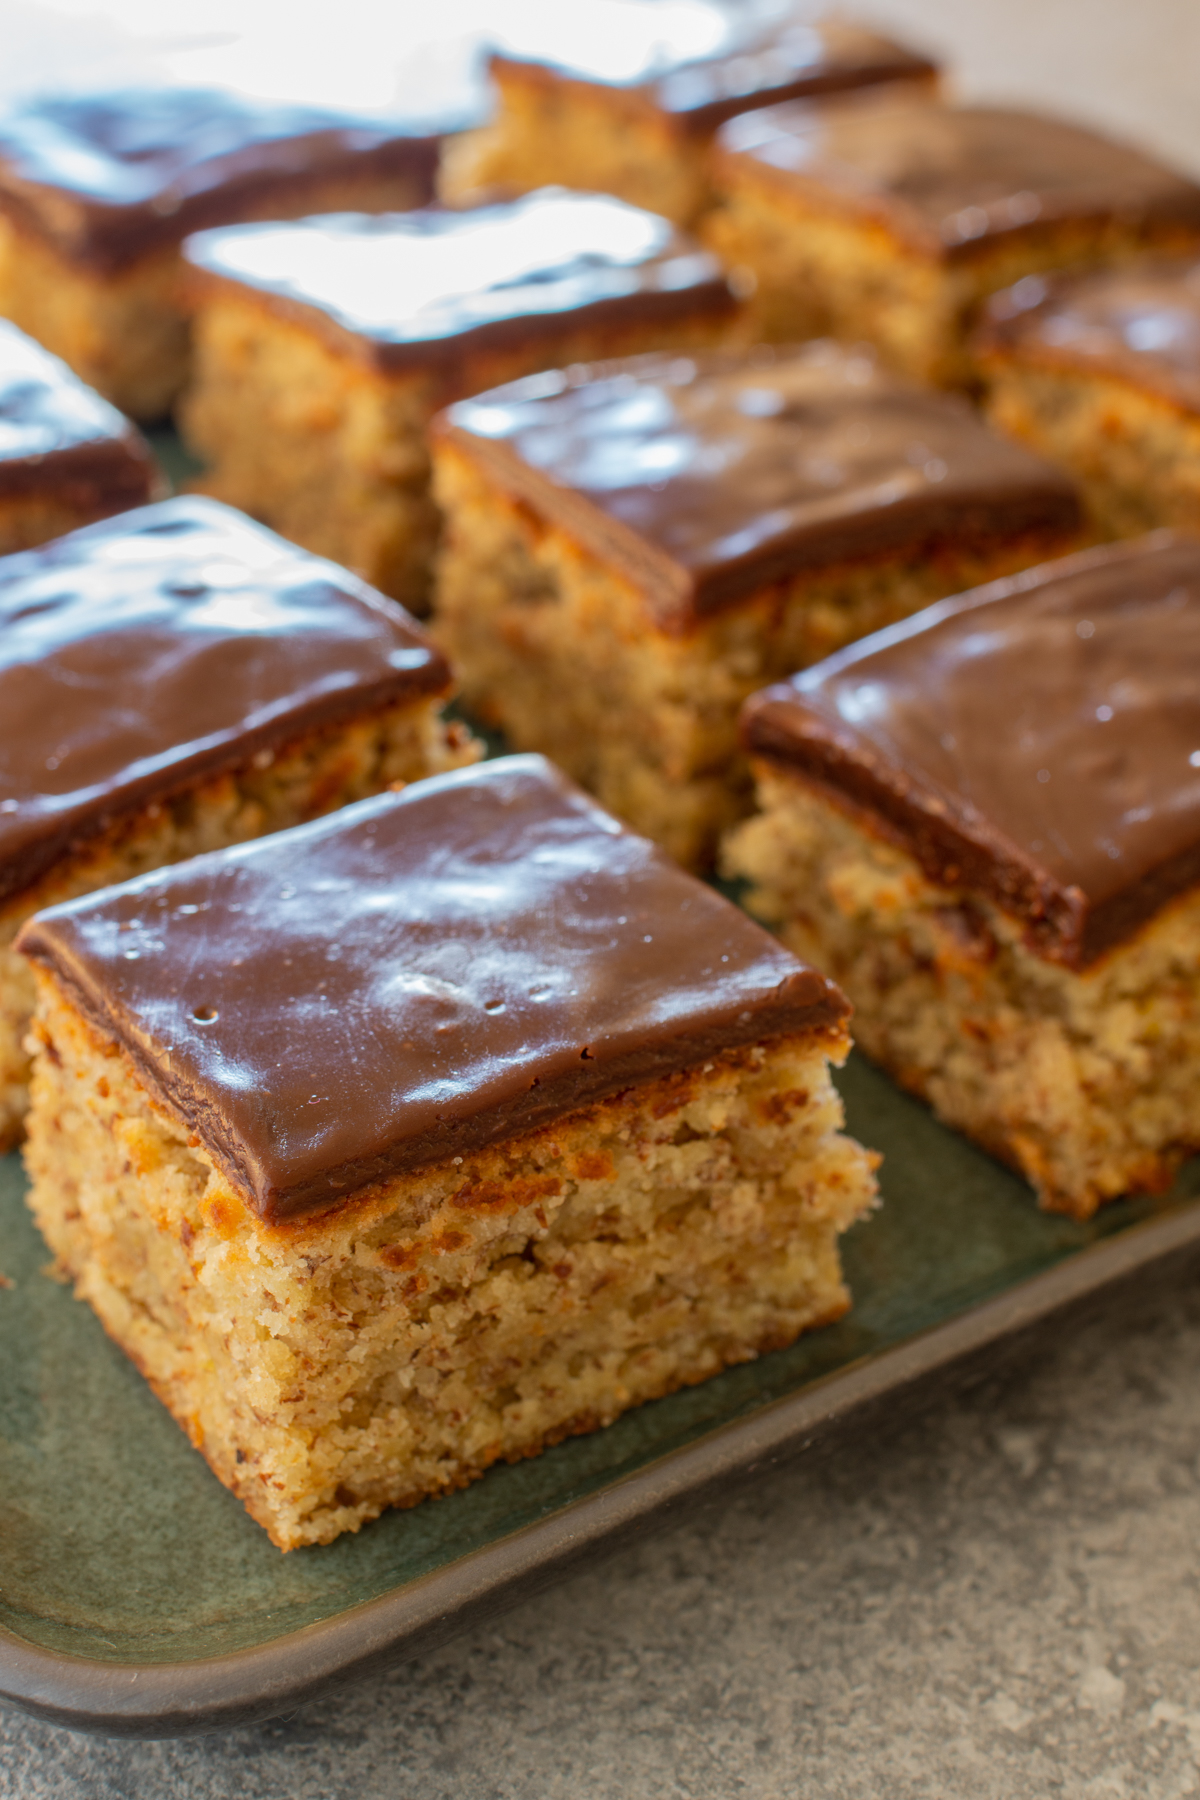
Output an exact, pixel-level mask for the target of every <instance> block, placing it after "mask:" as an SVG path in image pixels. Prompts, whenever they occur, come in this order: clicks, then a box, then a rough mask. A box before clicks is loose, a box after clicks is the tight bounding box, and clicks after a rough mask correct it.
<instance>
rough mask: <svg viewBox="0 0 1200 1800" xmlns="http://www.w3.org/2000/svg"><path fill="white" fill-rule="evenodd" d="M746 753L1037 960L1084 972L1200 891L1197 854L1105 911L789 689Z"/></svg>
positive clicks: (780, 692) (755, 728)
mask: <svg viewBox="0 0 1200 1800" xmlns="http://www.w3.org/2000/svg"><path fill="white" fill-rule="evenodd" d="M1085 554H1086V553H1085ZM742 741H743V743H744V744H745V746H746V748H747V750H748V751H749V752H750V755H751V756H752V757H757V758H760V759H762V760H763V761H764V762H765V763H766V764H768V765H773V766H776V767H782V768H784V769H785V770H786V771H787V772H788V773H789V774H792V775H796V776H799V777H801V778H802V779H803V780H804V781H805V782H806V783H807V784H808V785H809V786H811V787H812V788H813V789H814V790H815V791H816V792H817V794H818V795H819V796H820V797H821V798H822V799H824V800H826V801H827V802H829V803H830V804H832V805H834V806H835V807H838V808H839V809H840V810H842V811H844V812H849V813H850V815H851V817H852V818H853V820H854V822H855V823H856V824H858V825H860V826H865V828H866V829H868V830H874V831H875V832H876V833H877V835H879V836H882V837H885V838H887V839H888V840H889V841H890V842H892V843H894V844H896V845H897V846H898V847H899V848H900V849H902V850H905V851H906V852H907V853H908V854H909V855H910V856H911V857H913V859H914V860H915V861H916V862H917V863H918V864H919V866H920V868H921V870H922V872H923V873H924V874H925V875H926V876H927V877H928V878H929V880H930V881H932V882H935V883H936V884H937V885H938V886H939V887H944V888H948V889H959V890H961V889H963V888H967V889H969V890H970V891H972V892H974V893H977V894H982V895H985V896H986V897H987V898H988V899H990V900H994V901H995V903H996V905H997V906H999V907H1000V909H1001V910H1002V911H1003V912H1006V913H1009V914H1011V915H1013V916H1014V917H1016V918H1017V919H1019V920H1020V922H1021V923H1022V924H1023V926H1024V928H1025V938H1026V943H1027V945H1028V947H1029V949H1030V950H1032V951H1033V952H1034V954H1035V955H1037V956H1040V957H1042V958H1044V960H1045V961H1047V962H1055V963H1061V964H1062V965H1063V966H1064V967H1066V968H1068V969H1072V970H1075V971H1077V972H1078V971H1080V970H1082V969H1086V968H1087V967H1088V966H1089V965H1091V964H1092V963H1095V962H1097V961H1098V960H1099V959H1100V958H1101V957H1102V956H1104V955H1105V954H1106V953H1107V952H1108V951H1109V950H1112V949H1114V948H1116V947H1117V946H1118V945H1119V944H1121V943H1123V942H1124V941H1126V940H1127V939H1129V938H1131V937H1132V936H1133V935H1134V934H1135V933H1136V932H1137V930H1138V929H1139V928H1140V927H1141V926H1142V925H1144V924H1146V923H1147V921H1148V920H1150V919H1152V918H1153V917H1154V915H1155V914H1156V913H1157V912H1159V911H1160V910H1161V909H1162V907H1163V906H1165V905H1166V904H1167V902H1168V901H1170V900H1172V899H1175V898H1176V897H1177V896H1178V895H1179V894H1181V893H1184V892H1186V891H1187V889H1189V888H1190V887H1193V886H1194V885H1195V884H1196V883H1197V882H1198V881H1200V844H1196V845H1194V846H1191V847H1189V848H1188V849H1187V850H1186V851H1184V852H1182V853H1181V854H1179V855H1176V856H1174V857H1171V858H1169V859H1168V860H1167V861H1165V862H1163V863H1161V864H1160V865H1159V866H1158V867H1157V868H1156V869H1153V870H1151V871H1150V873H1149V874H1148V875H1146V876H1144V877H1143V878H1142V879H1141V880H1140V881H1139V882H1138V883H1137V884H1136V885H1135V886H1134V887H1133V888H1131V889H1129V890H1128V891H1126V892H1123V893H1119V894H1115V895H1113V896H1112V898H1111V899H1109V900H1106V901H1103V902H1101V903H1100V904H1099V905H1093V904H1092V903H1091V902H1090V901H1089V900H1088V898H1087V896H1086V894H1084V892H1083V890H1082V889H1081V888H1079V887H1076V886H1074V885H1073V884H1072V885H1070V886H1064V885H1063V884H1062V883H1061V882H1058V881H1056V880H1055V878H1054V877H1053V876H1052V875H1051V874H1050V873H1049V872H1048V871H1047V870H1046V869H1043V868H1042V867H1041V866H1040V865H1039V864H1038V863H1037V862H1035V861H1034V860H1033V858H1032V857H1030V856H1028V855H1026V854H1025V852H1023V851H1022V850H1021V849H1020V848H1019V847H1018V846H1017V845H1016V844H1014V843H1013V842H1012V840H1011V839H1010V838H1008V837H1007V836H1005V834H1004V833H1003V832H1000V831H997V830H996V829H995V828H994V827H993V826H992V825H990V824H989V823H988V821H987V820H986V819H985V818H984V817H983V816H982V815H981V814H980V813H978V812H976V811H975V809H974V808H973V807H971V806H970V805H968V804H967V803H966V802H965V801H963V800H962V799H961V798H960V797H959V796H958V795H955V794H951V793H950V792H949V791H948V790H946V789H943V788H941V787H939V786H937V785H936V784H935V783H933V782H928V781H924V780H922V779H920V778H919V777H912V776H909V775H907V774H906V773H905V772H904V770H903V769H901V768H899V767H898V766H897V765H896V764H895V763H893V762H891V761H890V760H889V759H888V758H887V757H885V756H883V755H882V754H881V753H880V752H879V751H878V750H877V749H875V747H874V746H873V745H872V744H871V743H870V742H869V741H868V740H867V739H866V738H863V737H861V736H860V735H859V734H858V733H857V732H856V731H854V730H853V729H852V728H851V727H850V726H847V725H845V724H843V723H841V722H840V721H839V722H838V723H837V724H834V723H833V722H832V721H831V720H829V719H828V718H826V717H824V716H823V715H822V714H821V713H819V712H817V711H815V710H812V709H809V708H807V707H805V706H804V704H803V701H801V700H800V699H799V698H798V697H797V695H796V694H795V692H794V690H792V689H791V688H790V687H788V686H787V685H780V686H778V687H774V688H765V689H763V691H762V692H761V693H758V694H752V695H751V697H750V699H749V700H748V701H747V702H746V704H745V707H744V708H743V711H742Z"/></svg>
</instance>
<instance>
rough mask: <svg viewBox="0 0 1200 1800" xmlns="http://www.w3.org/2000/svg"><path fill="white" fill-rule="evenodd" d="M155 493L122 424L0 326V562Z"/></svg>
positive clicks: (50, 359) (156, 481) (66, 372)
mask: <svg viewBox="0 0 1200 1800" xmlns="http://www.w3.org/2000/svg"><path fill="white" fill-rule="evenodd" d="M163 486H164V484H163V481H162V478H161V476H160V475H159V472H158V469H157V466H156V464H155V461H154V458H153V457H152V456H151V454H150V450H149V447H148V446H147V444H146V442H145V440H144V439H143V438H142V436H141V434H140V433H139V432H137V431H135V430H134V428H133V426H132V425H130V423H129V421H128V420H127V419H124V418H122V417H121V414H120V413H119V412H117V411H116V410H115V408H113V407H111V406H110V405H109V404H108V402H107V401H106V400H102V399H101V398H100V396H99V394H95V393H93V392H92V390H91V389H90V388H88V387H85V386H84V384H83V382H82V381H80V380H79V378H78V376H76V375H73V374H72V373H71V371H70V369H68V368H67V366H66V364H65V363H61V362H59V360H58V358H57V357H54V356H50V355H48V354H47V352H46V351H45V350H43V349H42V347H41V346H40V344H35V343H34V341H33V339H32V338H28V337H26V336H25V333H24V332H23V331H18V330H17V328H16V326H15V325H10V324H8V323H7V322H6V321H4V320H2V319H0V556H9V555H11V554H12V552H13V551H14V550H28V549H31V548H32V547H33V546H34V545H35V544H44V543H45V542H46V540H47V538H53V537H61V536H62V534H63V533H64V532H65V531H73V530H74V529H75V528H76V526H79V525H90V524H91V523H92V521H93V520H94V519H105V518H108V516H109V515H110V514H111V513H119V512H126V511H127V510H128V509H129V508H130V507H131V506H144V505H145V504H146V503H147V501H150V500H155V499H157V498H158V497H159V495H160V494H161V492H162V491H163Z"/></svg>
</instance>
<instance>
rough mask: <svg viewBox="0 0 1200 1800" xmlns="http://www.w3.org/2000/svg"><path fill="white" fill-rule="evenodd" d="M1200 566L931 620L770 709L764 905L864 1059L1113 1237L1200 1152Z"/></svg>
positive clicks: (757, 718)
mask: <svg viewBox="0 0 1200 1800" xmlns="http://www.w3.org/2000/svg"><path fill="white" fill-rule="evenodd" d="M1198 658H1200V544H1197V543H1195V542H1193V541H1189V540H1188V539H1186V538H1182V537H1179V538H1176V537H1172V536H1171V535H1170V534H1169V533H1165V532H1164V533H1159V534H1157V535H1155V536H1152V537H1148V538H1144V539H1142V540H1140V541H1139V542H1137V543H1133V544H1126V545H1113V546H1108V547H1105V548H1103V549H1100V550H1089V551H1085V552H1084V553H1082V554H1081V555H1079V556H1076V557H1070V558H1067V559H1065V560H1063V561H1062V562H1059V563H1057V564H1050V565H1049V566H1047V567H1046V568H1043V569H1037V570H1032V571H1030V572H1029V573H1027V574H1026V575H1023V576H1018V577H1016V578H1015V579H1014V580H1011V581H1007V582H998V583H996V584H995V585H994V586H992V587H990V588H984V589H981V590H980V591H979V592H978V593H974V594H966V595H962V596H960V597H959V598H957V599H953V600H947V601H945V602H943V603H942V604H941V605H940V606H935V607H931V608H930V609H929V611H928V612H927V613H925V614H923V615H922V616H921V617H920V618H917V619H913V620H910V621H909V622H907V623H906V624H903V625H898V626H895V627H894V628H893V629H892V630H890V631H886V632H881V633H880V634H879V636H878V637H876V638H872V639H870V640H869V641H868V642H866V643H864V644H859V645H856V646H855V647H854V648H853V649H850V650H846V651H843V652H842V654H841V655H839V656H836V657H831V658H830V660H829V661H828V662H827V663H825V664H823V665H822V666H821V667H820V668H815V669H810V670H808V671H807V672H806V673H804V674H801V675H797V676H795V677H794V679H793V680H792V681H790V682H788V683H785V684H782V685H780V686H778V687H774V688H768V689H767V690H766V691H765V692H764V693H762V694H759V695H757V696H755V698H754V699H753V700H752V701H751V702H750V703H749V705H748V707H747V709H746V715H745V732H746V739H747V742H748V744H749V747H750V749H751V751H752V753H753V755H754V757H755V759H756V764H757V770H758V777H759V791H760V801H761V805H762V813H761V815H760V816H759V817H757V818H755V819H752V820H750V821H749V822H748V823H746V824H745V825H743V826H741V827H739V829H738V830H737V832H735V833H734V835H733V837H732V839H731V841H730V844H729V848H728V857H727V867H728V871H729V872H730V873H731V874H735V875H739V876H743V877H746V878H747V879H748V880H749V881H750V882H751V883H752V884H753V892H752V895H751V899H750V902H749V903H750V904H751V905H752V906H753V908H754V910H755V911H757V912H759V913H760V914H761V915H762V917H764V918H767V919H770V920H772V921H773V922H774V923H776V924H778V925H779V926H780V927H781V928H782V930H783V936H784V940H785V942H787V943H789V944H790V945H791V946H792V947H793V948H794V949H795V950H797V951H798V953H800V954H802V955H808V956H812V957H814V958H815V959H816V960H817V961H818V962H819V964H820V966H821V967H822V968H824V969H828V970H829V972H830V973H831V974H832V975H833V976H834V977H835V979H836V980H838V981H839V982H841V983H842V985H843V986H844V987H845V989H846V991H847V992H848V994H849V995H850V998H851V999H852V1001H853V1003H854V1008H855V1018H854V1032H855V1038H856V1040H857V1042H859V1043H860V1044H861V1045H862V1047H863V1048H864V1049H865V1050H866V1051H867V1052H868V1053H869V1054H870V1055H871V1056H873V1057H875V1058H876V1059H877V1061H879V1062H880V1063H882V1064H883V1065H884V1067H885V1068H887V1069H889V1070H890V1071H891V1072H892V1073H893V1074H894V1075H895V1076H896V1078H897V1079H898V1080H899V1081H900V1082H901V1083H902V1084H903V1085H904V1086H905V1087H907V1088H911V1089H912V1090H913V1091H915V1092H916V1093H918V1094H922V1095H924V1096H925V1097H926V1098H927V1099H928V1100H929V1101H930V1102H931V1104H932V1105H933V1107H934V1109H935V1111H936V1112H937V1113H938V1114H939V1115H940V1116H941V1117H942V1118H943V1119H945V1120H946V1121H947V1122H948V1123H949V1124H951V1125H956V1126H958V1127H960V1128H961V1129H962V1130H963V1131H966V1132H969V1133H970V1135H971V1136H972V1137H974V1138H977V1139H978V1140H979V1142H980V1143H981V1144H983V1145H984V1146H985V1147H987V1148H988V1149H990V1150H992V1151H994V1152H995V1153H996V1154H997V1155H999V1156H1001V1157H1003V1158H1004V1159H1005V1161H1007V1162H1009V1163H1011V1164H1012V1165H1013V1166H1014V1167H1015V1168H1017V1169H1019V1170H1020V1171H1021V1173H1022V1174H1023V1175H1025V1176H1026V1178H1027V1179H1028V1180H1029V1181H1030V1182H1032V1183H1033V1185H1034V1187H1035V1188H1036V1189H1037V1191H1038V1194H1039V1196H1040V1198H1041V1201H1042V1204H1043V1205H1044V1206H1046V1207H1049V1208H1051V1209H1053V1210H1056V1211H1062V1212H1068V1213H1073V1214H1074V1215H1075V1216H1076V1217H1077V1218H1087V1217H1088V1216H1089V1215H1090V1214H1091V1213H1093V1212H1094V1211H1095V1209H1096V1207H1097V1206H1098V1205H1100V1203H1101V1202H1102V1201H1104V1200H1107V1199H1110V1198H1112V1197H1113V1196H1114V1195H1117V1194H1122V1193H1125V1192H1129V1191H1135V1190H1148V1191H1155V1190H1157V1189H1159V1188H1161V1187H1164V1186H1165V1185H1167V1183H1168V1182H1169V1181H1170V1178H1171V1176H1172V1173H1173V1171H1174V1170H1175V1168H1176V1167H1177V1166H1178V1164H1179V1163H1180V1161H1181V1160H1182V1159H1183V1157H1184V1156H1185V1155H1186V1154H1187V1153H1188V1152H1189V1151H1191V1150H1194V1149H1195V1148H1196V1147H1197V1146H1198V1145H1200V889H1198V887H1197V882H1198V881H1200V687H1198V686H1197V682H1196V668H1197V659H1198Z"/></svg>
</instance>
